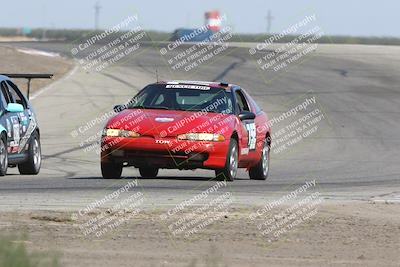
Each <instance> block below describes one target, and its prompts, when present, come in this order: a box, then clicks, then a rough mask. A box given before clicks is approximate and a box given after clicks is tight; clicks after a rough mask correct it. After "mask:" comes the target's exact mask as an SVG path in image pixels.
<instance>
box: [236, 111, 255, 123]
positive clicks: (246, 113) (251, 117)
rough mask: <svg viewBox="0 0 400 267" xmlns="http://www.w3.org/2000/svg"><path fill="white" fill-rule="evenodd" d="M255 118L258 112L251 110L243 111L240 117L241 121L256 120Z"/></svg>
mask: <svg viewBox="0 0 400 267" xmlns="http://www.w3.org/2000/svg"><path fill="white" fill-rule="evenodd" d="M255 118H256V114H254V113H253V112H250V111H242V112H240V114H239V119H240V120H241V121H244V120H254V119H255Z"/></svg>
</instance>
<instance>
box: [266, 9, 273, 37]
mask: <svg viewBox="0 0 400 267" xmlns="http://www.w3.org/2000/svg"><path fill="white" fill-rule="evenodd" d="M265 19H266V20H267V33H268V34H270V33H271V24H272V20H273V19H274V17H273V16H272V15H271V10H269V9H268V15H267V16H266V17H265Z"/></svg>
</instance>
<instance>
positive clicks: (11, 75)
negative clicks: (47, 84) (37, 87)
mask: <svg viewBox="0 0 400 267" xmlns="http://www.w3.org/2000/svg"><path fill="white" fill-rule="evenodd" d="M1 75H4V76H7V77H9V78H13V79H27V80H28V90H27V93H26V94H27V98H28V99H29V92H30V90H31V80H32V79H51V78H53V75H54V74H50V73H41V74H32V73H28V74H26V73H2V74H1Z"/></svg>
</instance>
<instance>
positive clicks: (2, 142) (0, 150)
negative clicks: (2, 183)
mask: <svg viewBox="0 0 400 267" xmlns="http://www.w3.org/2000/svg"><path fill="white" fill-rule="evenodd" d="M7 168H8V152H7V139H6V138H5V137H4V135H2V136H1V138H0V176H4V175H6V174H7Z"/></svg>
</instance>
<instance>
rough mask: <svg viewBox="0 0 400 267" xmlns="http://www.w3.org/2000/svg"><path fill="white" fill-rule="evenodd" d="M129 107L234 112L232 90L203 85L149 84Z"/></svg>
mask: <svg viewBox="0 0 400 267" xmlns="http://www.w3.org/2000/svg"><path fill="white" fill-rule="evenodd" d="M128 108H131V109H133V108H144V109H167V110H184V111H206V112H215V113H226V114H232V113H233V105H232V97H231V93H230V92H227V91H226V90H224V89H221V88H212V87H208V86H202V85H181V84H174V85H169V84H156V85H149V86H147V87H145V88H144V89H143V90H141V91H140V92H139V94H137V95H136V96H135V97H134V99H133V101H132V104H130V105H129V106H128Z"/></svg>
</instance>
